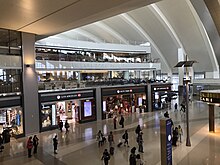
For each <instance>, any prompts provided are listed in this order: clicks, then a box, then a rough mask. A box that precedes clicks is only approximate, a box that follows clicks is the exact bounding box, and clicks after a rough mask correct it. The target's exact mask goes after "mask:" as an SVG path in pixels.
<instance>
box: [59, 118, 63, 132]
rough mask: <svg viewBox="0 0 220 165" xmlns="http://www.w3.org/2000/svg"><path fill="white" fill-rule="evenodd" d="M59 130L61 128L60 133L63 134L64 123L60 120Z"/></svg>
mask: <svg viewBox="0 0 220 165" xmlns="http://www.w3.org/2000/svg"><path fill="white" fill-rule="evenodd" d="M59 128H60V131H61V132H63V121H62V120H60V122H59Z"/></svg>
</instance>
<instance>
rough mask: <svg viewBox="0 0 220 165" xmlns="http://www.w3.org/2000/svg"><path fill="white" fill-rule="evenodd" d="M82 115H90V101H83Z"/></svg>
mask: <svg viewBox="0 0 220 165" xmlns="http://www.w3.org/2000/svg"><path fill="white" fill-rule="evenodd" d="M84 116H85V117H88V116H92V103H91V102H90V101H86V102H84Z"/></svg>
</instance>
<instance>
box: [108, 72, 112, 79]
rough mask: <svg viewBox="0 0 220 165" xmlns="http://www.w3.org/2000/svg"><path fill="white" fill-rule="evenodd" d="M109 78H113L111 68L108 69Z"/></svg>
mask: <svg viewBox="0 0 220 165" xmlns="http://www.w3.org/2000/svg"><path fill="white" fill-rule="evenodd" d="M108 78H112V71H111V70H109V71H108Z"/></svg>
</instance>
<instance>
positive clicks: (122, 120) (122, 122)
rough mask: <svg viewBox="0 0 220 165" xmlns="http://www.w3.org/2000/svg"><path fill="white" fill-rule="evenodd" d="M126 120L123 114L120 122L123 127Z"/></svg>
mask: <svg viewBox="0 0 220 165" xmlns="http://www.w3.org/2000/svg"><path fill="white" fill-rule="evenodd" d="M124 121H125V118H124V117H123V115H121V119H120V121H119V124H120V125H121V128H124Z"/></svg>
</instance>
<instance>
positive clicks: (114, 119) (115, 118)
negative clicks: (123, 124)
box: [113, 116, 117, 129]
mask: <svg viewBox="0 0 220 165" xmlns="http://www.w3.org/2000/svg"><path fill="white" fill-rule="evenodd" d="M113 123H114V129H117V127H116V125H117V116H115V117H114V118H113Z"/></svg>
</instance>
